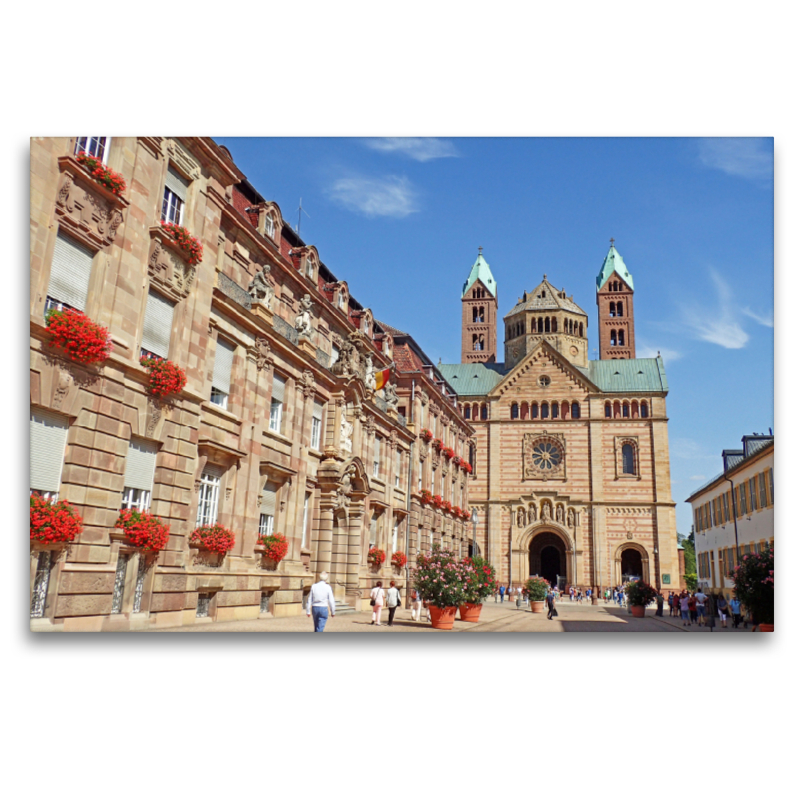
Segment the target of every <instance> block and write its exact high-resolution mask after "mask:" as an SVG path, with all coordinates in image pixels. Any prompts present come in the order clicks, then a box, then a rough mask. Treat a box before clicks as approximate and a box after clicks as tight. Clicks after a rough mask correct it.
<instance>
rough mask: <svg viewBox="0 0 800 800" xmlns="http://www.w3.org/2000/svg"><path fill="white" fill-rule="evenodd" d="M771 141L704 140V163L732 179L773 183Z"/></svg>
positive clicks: (702, 143) (699, 144)
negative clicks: (733, 177)
mask: <svg viewBox="0 0 800 800" xmlns="http://www.w3.org/2000/svg"><path fill="white" fill-rule="evenodd" d="M769 142H770V140H769V139H752V138H745V137H737V138H725V139H700V141H699V142H698V148H699V155H700V161H702V162H703V164H705V166H707V167H712V168H714V169H721V170H722V171H723V172H726V173H728V175H736V176H738V177H740V178H752V179H755V180H771V179H772V172H773V160H772V148H771V147H770V145H769Z"/></svg>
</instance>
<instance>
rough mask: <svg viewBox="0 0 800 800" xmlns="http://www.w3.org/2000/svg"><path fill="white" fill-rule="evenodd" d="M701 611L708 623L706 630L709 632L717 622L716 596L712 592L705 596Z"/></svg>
mask: <svg viewBox="0 0 800 800" xmlns="http://www.w3.org/2000/svg"><path fill="white" fill-rule="evenodd" d="M704 597H705V595H704ZM703 613H704V615H705V616H704V619H705V623H706V625H708V631H709V633H711V631H713V630H714V627H715V626H716V624H717V596H716V595H715V594H714V593H713V592H712V593H711V594H710V595H708V597H706V603H705V608H704V611H703Z"/></svg>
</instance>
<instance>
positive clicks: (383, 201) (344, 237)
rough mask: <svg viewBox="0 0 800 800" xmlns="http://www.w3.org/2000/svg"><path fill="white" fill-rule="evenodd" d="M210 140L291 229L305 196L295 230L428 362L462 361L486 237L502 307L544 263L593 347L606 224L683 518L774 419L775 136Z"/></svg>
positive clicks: (684, 525) (530, 283) (530, 284)
mask: <svg viewBox="0 0 800 800" xmlns="http://www.w3.org/2000/svg"><path fill="white" fill-rule="evenodd" d="M217 141H218V142H220V143H221V144H224V145H226V146H227V147H228V148H229V149H230V151H231V153H232V155H233V158H234V160H235V161H236V163H237V165H238V166H239V167H240V168H241V169H242V170H243V171H244V172H245V174H246V175H247V177H248V179H249V180H250V182H251V183H252V184H253V185H254V186H255V187H256V188H257V189H258V191H259V192H260V193H261V194H262V195H263V196H264V197H266V198H267V199H270V200H274V201H276V202H277V203H278V205H280V207H281V210H282V212H283V215H284V218H285V219H287V220H288V221H289V222H290V223H291V224H292V225H293V226H296V225H297V208H298V205H299V200H300V198H301V197H302V200H303V208H304V209H305V210H306V211H307V213H308V216H306V215H303V219H302V223H301V229H300V233H301V236H302V238H303V239H304V240H305V241H306V242H307V243H308V244H314V245H316V247H317V248H318V250H319V252H320V256H321V258H322V260H323V262H324V263H325V264H326V265H327V266H328V268H329V269H331V271H332V272H333V273H334V274H335V275H336V276H337V277H338V278H341V279H345V280H347V282H348V285H349V287H350V290H351V292H352V293H353V295H354V296H355V297H356V299H358V301H359V302H361V303H362V304H364V305H365V306H369V307H370V308H372V310H373V313H374V315H375V317H376V318H377V319H379V320H383V321H385V322H388V323H390V324H392V325H394V326H395V327H398V328H400V329H402V330H407V331H409V332H410V333H411V334H412V335H413V336H414V337H415V338H416V339H417V341H418V342H419V343H420V344H421V346H422V347H423V348H424V349H425V351H426V352H427V353H428V355H429V356H430V357H431V358H432V359H434V361H438V360H439V359H440V358H441V360H442V361H444V362H453V361H458V360H460V314H461V308H460V293H461V286H462V283H463V281H464V280H465V278H466V276H467V274H468V272H469V269H470V267H471V265H472V263H473V261H474V260H475V257H476V256H477V248H478V246H479V245H480V246H482V247H483V248H484V250H483V253H484V257H485V258H486V260H487V261H488V262H489V264H490V265H491V267H492V271H493V273H494V276H495V278H496V280H497V282H498V286H499V312H500V316H501V317H502V315H504V314H506V313H507V312H508V311H509V310H510V309H511V308H512V306H513V305H514V303H515V302H516V299H517V297H518V296H520V295H521V294H522V292H523V291H525V290H530V289H533V288H534V287H535V286H536V285H537V284H538V283H539V281H540V280H541V278H542V275H543V274H545V273H546V274H547V276H548V280H550V281H551V282H552V283H553V284H554V285H555V286H557V287H558V288H561V287H563V288H565V289H566V290H567V293H568V294H572V295H574V298H575V301H576V302H577V303H578V304H579V305H580V306H581V307H582V308H583V309H584V310H585V311H586V312H587V314H588V315H589V339H590V352H592V351H593V350H594V349H595V348H596V346H597V337H596V331H597V324H596V323H597V317H596V308H597V307H596V304H595V284H594V280H595V277H596V275H597V273H598V271H599V269H600V266H601V264H602V261H603V258H604V257H605V254H606V252H607V250H608V246H609V239H610V237H612V236H613V237H614V239H615V245H616V247H617V249H618V250H619V252H620V254H621V255H622V257H623V259H624V260H625V263H626V265H627V266H628V269H629V270H630V271H631V274H632V275H633V277H634V281H635V286H636V294H635V301H634V302H635V323H636V345H637V355H638V356H640V357H646V356H654V355H655V354H656V352H657V351H658V350H660V351H661V354H662V356H663V357H664V360H665V364H666V369H667V378H668V380H669V385H670V393H669V396H668V398H667V410H668V413H669V417H670V423H669V434H670V451H671V466H672V490H673V499H674V500H675V501H676V503H677V519H678V530H679V531H680V532H681V533H688V531H689V526H690V525H691V512H690V508H689V506H688V505H687V504H686V503H684V502H683V501H684V500H685V498H686V497H688V496H689V494H690V493H691V492H692V491H693V489H695V488H697V487H698V486H699V485H701V484H702V483H703V482H705V481H706V480H708V479H709V478H711V477H713V476H714V475H716V474H717V473H718V472H720V471H721V463H722V462H721V459H720V453H721V451H722V449H723V448H732V447H736V446H737V444H739V443H740V440H741V437H742V435H743V434H745V433H752V432H764V433H766V432H767V429H768V428H770V427H772V428H773V429H774V421H773V420H774V417H773V414H774V397H773V295H774V281H773V180H772V179H773V144H772V139H751V138H727V139H693V138H535V139H525V138H487V139H479V138H454V139H410V138H405V139H357V138H339V139H337V138H305V139H301V138H298V139H289V138H271V139H258V138H219V139H217ZM498 338H499V341H501V342H502V328H501V329H500V330H499V331H498ZM500 357H501V358H502V348H501V351H500ZM592 357H594V354H592Z"/></svg>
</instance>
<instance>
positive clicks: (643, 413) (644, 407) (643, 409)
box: [642, 402, 647, 419]
mask: <svg viewBox="0 0 800 800" xmlns="http://www.w3.org/2000/svg"><path fill="white" fill-rule="evenodd" d="M642 419H647V403H644V402H643V403H642Z"/></svg>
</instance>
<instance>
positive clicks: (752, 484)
mask: <svg viewBox="0 0 800 800" xmlns="http://www.w3.org/2000/svg"><path fill="white" fill-rule="evenodd" d="M748 484H749V486H750V511H755V510H756V509H757V508H758V506H757V505H756V479H755V478H750V480H749V481H748Z"/></svg>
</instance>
